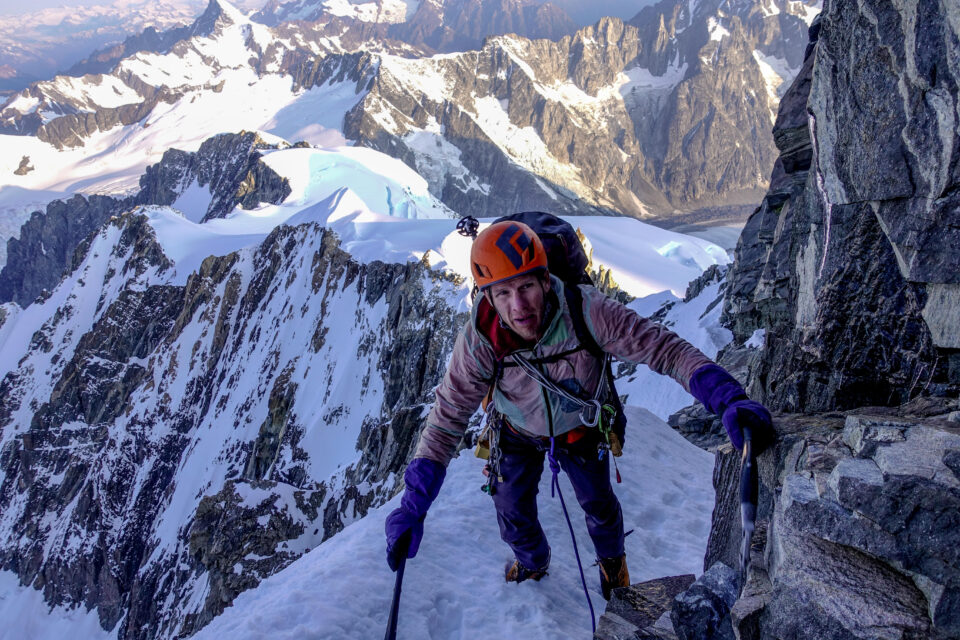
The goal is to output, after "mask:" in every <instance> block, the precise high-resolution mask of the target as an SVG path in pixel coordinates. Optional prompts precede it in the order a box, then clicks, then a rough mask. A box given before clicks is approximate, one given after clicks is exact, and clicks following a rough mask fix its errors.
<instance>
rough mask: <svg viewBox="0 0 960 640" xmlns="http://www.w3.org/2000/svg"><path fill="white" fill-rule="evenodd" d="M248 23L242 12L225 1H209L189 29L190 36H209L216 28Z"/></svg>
mask: <svg viewBox="0 0 960 640" xmlns="http://www.w3.org/2000/svg"><path fill="white" fill-rule="evenodd" d="M245 22H249V20H248V19H247V16H246V15H244V13H243V12H242V11H240V10H239V9H237V8H236V7H234V6H233V5H232V4H230V3H229V2H227V1H226V0H210V2H209V3H208V4H207V8H206V9H204V11H203V13H202V14H200V16H199V17H198V18H197V19H196V20H195V21H194V23H193V25H192V26H191V29H190V35H191V36H209V35H211V34H212V33H214V32H215V31H216V29H217V27H218V26H221V27H223V26H228V25H232V24H243V23H245Z"/></svg>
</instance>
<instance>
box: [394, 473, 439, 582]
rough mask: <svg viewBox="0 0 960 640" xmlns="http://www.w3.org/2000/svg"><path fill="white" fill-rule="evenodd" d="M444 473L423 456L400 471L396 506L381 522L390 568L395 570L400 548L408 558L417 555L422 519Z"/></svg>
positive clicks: (434, 496)
mask: <svg viewBox="0 0 960 640" xmlns="http://www.w3.org/2000/svg"><path fill="white" fill-rule="evenodd" d="M446 475H447V469H446V467H444V466H443V465H442V464H440V463H439V462H435V461H433V460H429V459H427V458H414V459H413V460H412V461H411V462H410V464H409V465H408V466H407V471H406V473H404V475H403V481H404V483H405V484H406V486H407V488H406V490H405V491H404V492H403V498H401V499H400V506H399V507H398V508H397V509H394V510H393V511H392V512H391V513H390V515H388V516H387V521H386V524H385V525H384V529H385V530H386V533H387V564H388V565H390V569H391V570H393V571H396V570H397V568H398V567H399V566H400V560H401V559H403V556H404V552H406V557H408V558H412V557H414V556H415V555H417V550H418V549H419V548H420V540H422V539H423V519H424V518H425V517H426V516H427V509H429V508H430V505H431V504H432V503H433V501H434V500H435V499H436V497H437V494H438V493H440V485H442V484H443V478H444V476H446ZM408 542H409V546H408V545H407V543H408Z"/></svg>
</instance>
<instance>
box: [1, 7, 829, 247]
mask: <svg viewBox="0 0 960 640" xmlns="http://www.w3.org/2000/svg"><path fill="white" fill-rule="evenodd" d="M301 4H302V3H301ZM301 4H296V5H295V6H298V7H301V8H303V7H302V6H301ZM318 4H319V3H318ZM388 4H389V3H388ZM780 4H782V5H783V7H782V8H783V10H782V11H781V10H780V5H778V4H776V3H774V4H769V3H766V4H765V3H759V4H757V5H752V4H749V3H748V4H747V5H744V6H742V7H740V8H739V9H737V11H733V10H731V9H729V8H724V7H726V3H720V2H701V3H671V2H662V3H660V4H658V5H656V6H655V7H651V8H648V9H645V10H644V12H642V13H641V14H639V15H638V16H637V17H635V18H634V19H633V22H634V23H636V24H638V25H640V26H639V27H638V26H635V25H634V24H626V23H624V22H622V21H620V20H618V19H603V20H601V21H599V22H598V23H597V24H595V25H593V26H590V27H586V28H584V29H580V30H578V31H576V33H575V34H574V35H571V36H565V37H563V38H561V39H559V40H557V41H548V40H531V39H529V38H526V37H522V36H517V35H504V36H498V37H491V38H489V39H488V41H487V42H486V43H484V44H483V46H482V47H481V48H480V49H478V50H473V51H463V52H456V53H447V54H431V53H430V51H432V49H430V48H428V47H427V48H426V49H425V47H426V45H425V44H424V43H425V42H426V41H428V40H429V41H433V40H435V39H436V38H434V36H429V37H427V36H424V33H425V32H423V31H422V30H420V29H413V30H412V31H409V32H404V33H406V35H410V36H411V38H409V40H410V41H409V42H405V41H403V40H400V39H395V38H393V37H390V36H384V35H383V33H382V31H383V29H388V30H389V29H391V28H394V27H401V28H403V29H408V30H409V28H410V26H411V24H412V22H411V21H412V20H414V19H415V18H417V16H418V15H419V16H421V17H422V16H425V15H428V14H429V15H433V16H434V18H437V16H438V15H439V14H436V11H435V9H436V7H438V6H442V7H444V11H445V12H446V13H450V14H455V15H457V16H461V18H465V17H467V16H471V15H473V14H470V13H469V11H468V9H469V8H470V7H473V6H475V4H473V3H471V2H467V1H466V0H447V2H445V3H442V4H441V5H438V4H437V3H422V4H418V5H417V10H416V12H413V13H412V14H410V20H408V21H407V22H405V23H390V24H383V23H375V22H364V21H362V20H359V19H358V18H356V17H350V16H337V15H333V14H329V13H328V14H324V15H325V17H324V18H322V19H321V20H319V21H316V22H292V23H290V22H288V23H282V24H280V25H278V26H277V27H268V26H266V25H262V24H260V23H257V22H253V21H252V20H251V19H249V18H247V17H246V16H244V15H243V14H242V13H241V12H239V11H237V10H236V9H234V8H232V7H230V6H229V5H226V4H223V3H218V2H211V3H210V5H209V6H208V7H207V9H206V10H205V11H204V13H203V14H202V15H201V16H200V17H199V18H197V20H196V21H195V22H194V23H193V24H192V25H191V26H189V27H184V28H180V29H175V30H172V31H168V32H164V33H157V34H156V35H155V36H150V38H148V39H150V40H151V41H152V42H153V43H154V44H156V43H158V42H159V43H162V44H163V46H164V47H168V50H166V49H165V50H163V51H151V50H149V48H148V49H146V50H142V51H136V52H134V51H135V49H136V46H133V45H132V44H131V46H130V47H129V48H128V47H124V48H123V52H122V53H123V55H125V56H126V57H122V58H121V59H119V60H118V61H116V62H115V63H114V62H111V63H110V64H112V65H113V66H112V69H111V70H110V71H109V73H102V74H94V75H88V76H84V77H82V78H74V77H72V76H61V77H58V78H56V79H54V80H51V81H46V82H40V83H35V84H33V85H31V86H30V87H29V88H28V89H26V90H24V91H22V92H20V93H18V94H16V95H14V96H11V97H10V98H9V99H8V100H7V101H6V103H5V104H4V105H3V106H2V107H0V131H3V132H4V133H6V134H8V135H13V136H19V137H20V141H18V139H17V138H8V139H7V140H9V143H8V144H5V145H4V149H3V151H2V152H0V167H2V170H3V171H9V174H7V175H8V176H9V177H8V178H7V180H8V182H7V183H6V186H5V187H0V207H2V211H0V213H2V214H3V215H0V218H5V219H6V220H9V221H12V222H10V223H9V224H11V226H13V227H14V228H15V227H16V226H18V225H19V223H21V222H22V221H24V220H25V219H26V217H27V216H28V215H29V213H30V212H32V211H33V210H36V209H38V208H40V207H42V206H43V205H45V198H46V202H49V200H50V199H53V198H55V197H70V196H72V195H74V194H75V193H78V192H79V193H82V194H98V195H109V194H115V193H117V192H129V191H131V190H133V189H135V188H136V181H137V179H138V178H139V175H140V174H141V173H142V172H143V170H144V169H145V167H146V166H147V165H148V164H150V163H151V162H155V161H156V160H158V159H159V155H160V154H161V153H162V151H163V150H164V149H166V148H169V147H172V146H176V147H178V148H180V149H182V150H184V151H194V150H196V148H197V146H198V145H199V144H200V143H201V142H202V141H203V140H204V139H206V138H207V137H208V136H209V134H210V133H211V129H210V127H211V126H213V127H217V126H218V125H217V124H215V123H214V122H211V121H208V120H206V119H205V117H206V114H209V113H211V109H219V110H220V111H221V112H220V114H219V115H218V117H217V118H216V119H215V120H216V122H220V123H222V125H221V126H225V125H228V123H229V126H230V127H232V129H231V130H233V131H237V130H240V129H260V130H266V131H271V132H273V133H277V134H279V135H281V136H284V137H288V138H291V139H292V140H294V141H295V140H296V139H302V140H306V141H307V142H322V143H325V144H329V143H330V142H331V141H339V142H341V143H342V142H345V141H347V140H349V141H350V142H351V143H352V144H360V145H363V146H368V147H372V148H375V149H378V150H381V151H384V152H385V153H388V154H390V155H392V156H394V157H397V158H400V159H401V160H403V161H404V162H406V163H407V164H408V165H409V166H411V167H413V168H414V169H416V170H417V171H418V172H420V173H421V174H423V175H424V176H426V177H427V178H428V181H429V183H430V186H431V190H432V192H433V193H434V195H436V196H437V197H438V198H440V199H441V200H442V201H443V202H445V203H446V204H447V205H448V206H450V207H451V208H452V209H453V210H455V211H457V212H458V213H460V214H461V215H463V214H466V213H474V214H478V215H486V214H487V213H491V212H496V211H502V210H506V209H513V208H526V209H531V208H551V209H554V210H557V211H559V212H569V213H602V214H617V215H623V214H626V215H632V216H636V217H663V218H664V219H670V218H672V217H674V216H676V215H677V212H693V215H694V216H696V215H698V214H697V213H696V212H700V213H701V214H705V217H707V218H711V217H712V218H718V217H721V218H722V217H724V216H726V217H731V216H732V217H734V218H736V217H738V216H742V214H743V212H744V211H745V210H746V208H747V207H748V206H749V205H748V204H747V203H749V202H753V201H755V200H756V199H757V198H758V197H759V195H760V194H761V193H762V190H763V188H764V187H765V185H766V177H765V176H766V174H767V172H768V171H769V166H771V165H772V162H773V158H774V147H773V142H772V138H771V137H770V135H769V125H770V122H771V118H772V114H773V110H774V109H775V108H776V103H777V100H778V97H777V96H778V94H777V92H778V91H779V90H780V89H781V88H782V87H783V86H784V82H785V81H786V80H789V79H790V78H791V77H792V74H793V73H795V72H796V70H797V68H798V67H796V64H797V61H798V60H799V59H800V56H801V55H802V49H803V47H804V46H805V45H804V43H803V38H802V34H803V31H804V29H805V25H806V21H808V20H809V19H811V18H812V14H811V13H810V11H811V10H810V9H809V8H808V7H807V5H804V4H801V3H796V2H782V3H780ZM768 5H769V6H768ZM284 6H285V5H280V6H275V7H274V10H275V11H281V9H283V7H284ZM311 6H314V7H315V6H316V5H311ZM364 6H365V5H364ZM377 6H380V5H377ZM384 6H386V5H384ZM410 6H412V5H410ZM476 6H480V5H476ZM483 6H487V5H486V4H485V5H483ZM495 6H502V8H503V10H502V11H500V12H499V13H497V12H492V13H490V14H489V15H485V17H486V18H489V24H486V23H483V21H481V20H479V18H478V19H477V20H474V21H471V20H464V21H463V22H456V23H455V24H457V25H461V26H463V27H464V28H466V27H470V28H474V26H475V24H474V23H480V24H485V25H486V26H485V29H486V30H489V31H492V32H495V31H496V29H497V24H498V21H500V20H501V18H502V20H506V23H507V24H511V23H510V16H514V17H517V16H520V15H521V14H522V11H521V10H523V9H529V8H531V7H533V5H530V4H528V3H522V2H519V1H518V0H511V1H510V2H503V3H501V5H495ZM430 7H433V8H434V9H430V11H434V13H429V11H428V9H429V8H430ZM764 7H767V8H764ZM791 7H792V8H794V9H796V12H795V13H789V12H788V11H787V10H788V9H790V8H791ZM533 8H535V9H537V10H538V11H541V10H543V7H533ZM288 9H289V7H288ZM454 9H457V11H454ZM774 9H776V10H774ZM424 12H427V13H424ZM518 12H519V13H518ZM446 13H445V14H444V15H446ZM388 14H389V15H391V16H393V15H399V14H397V13H396V12H394V13H389V12H388ZM479 17H484V16H479ZM641 18H642V20H641ZM517 19H519V18H517ZM424 20H426V18H424ZM427 22H429V20H428V21H427ZM644 25H646V26H644ZM650 25H653V26H650ZM724 25H727V26H724ZM728 27H729V28H728ZM378 30H379V31H378ZM149 33H154V32H149ZM404 33H399V32H398V33H397V34H394V35H396V36H397V37H399V36H400V35H404ZM438 33H439V32H438ZM411 34H413V35H411ZM416 34H420V35H416ZM414 36H415V37H414ZM468 36H469V34H468V33H464V34H463V37H468ZM437 37H440V38H441V40H442V39H443V37H441V36H439V35H438V36H437ZM458 37H459V36H458ZM370 38H373V39H370ZM455 40H456V38H454V39H453V40H451V42H453V41H455ZM171 43H172V44H171ZM788 51H789V53H787V52H788ZM108 58H109V56H108ZM791 65H793V66H791ZM234 94H237V95H239V94H242V95H244V96H245V99H244V102H243V103H242V104H244V105H245V106H244V107H243V108H241V109H236V108H234V109H230V111H231V113H226V114H225V113H223V110H224V109H225V108H226V104H227V103H229V104H237V103H236V102H231V101H230V100H229V96H231V95H234ZM197 101H200V102H201V103H206V105H207V106H204V107H202V108H197V107H196V106H195V105H194V103H195V102H197ZM213 103H223V104H222V105H218V106H214V104H213ZM318 112H319V113H321V114H322V115H320V116H319V117H318V116H317V115H315V114H317V113H318ZM161 119H166V120H168V121H173V120H176V121H178V122H179V123H180V124H178V125H177V126H176V127H167V126H162V127H161V128H162V129H163V130H164V131H165V132H166V133H161V135H162V136H164V139H163V140H156V139H155V137H156V136H155V134H154V132H152V131H147V130H146V127H147V126H151V125H153V124H155V123H156V121H159V120H161ZM217 130H218V129H216V128H214V129H213V131H214V132H215V131H217ZM174 131H176V134H174V133H173V132H174ZM38 143H43V144H38ZM51 148H56V149H59V150H60V151H62V152H63V151H66V152H68V153H58V154H53V153H51V152H50V149H51ZM132 149H137V150H139V151H140V153H139V154H134V153H130V151H131V150H132ZM105 156H111V159H110V160H109V162H110V163H111V164H112V165H115V164H116V163H117V160H116V159H115V157H117V158H119V157H123V156H126V157H127V158H128V160H127V164H126V166H125V167H123V168H120V167H116V166H114V170H113V171H112V172H110V173H109V174H106V175H108V176H109V178H108V179H106V180H104V179H97V178H96V177H95V175H92V176H91V179H83V180H70V179H69V176H71V175H76V173H77V172H78V171H79V172H81V173H83V174H86V175H89V174H90V173H91V172H90V171H89V169H87V168H86V167H89V165H90V163H91V162H102V161H103V160H102V159H103V158H104V157H105ZM94 159H97V160H94ZM81 167H84V168H81ZM10 174H15V175H10ZM101 175H104V174H103V173H101ZM4 192H6V193H4Z"/></svg>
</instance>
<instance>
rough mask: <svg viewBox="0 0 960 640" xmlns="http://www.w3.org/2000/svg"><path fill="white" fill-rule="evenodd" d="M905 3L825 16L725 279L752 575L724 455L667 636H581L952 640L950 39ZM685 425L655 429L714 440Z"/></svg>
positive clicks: (926, 10)
mask: <svg viewBox="0 0 960 640" xmlns="http://www.w3.org/2000/svg"><path fill="white" fill-rule="evenodd" d="M916 9H918V8H917V7H914V6H913V5H911V4H908V3H896V2H895V3H858V4H853V3H832V2H831V3H828V5H827V6H826V7H825V10H824V13H823V15H822V18H821V19H820V20H818V21H817V22H815V23H814V24H813V26H812V28H811V31H810V36H811V43H810V45H809V47H808V49H807V52H806V59H805V62H804V68H803V71H802V72H801V74H800V75H799V76H798V78H797V79H796V81H795V82H794V84H793V85H792V87H791V88H790V90H789V91H788V92H787V94H786V95H785V96H784V98H783V100H782V102H781V107H780V113H779V116H778V119H777V124H776V127H775V129H774V137H775V139H776V141H777V145H778V148H779V149H780V151H781V155H780V157H779V159H778V160H777V163H776V166H775V168H774V172H773V177H772V179H771V188H770V192H769V193H768V194H767V196H766V197H765V198H764V200H763V203H762V204H761V206H760V207H759V208H758V209H757V210H756V212H755V213H754V214H753V216H752V217H751V218H750V221H749V222H748V224H747V226H746V228H745V229H744V232H743V235H742V236H741V239H740V243H739V245H738V248H737V254H736V260H735V262H734V264H733V266H732V267H731V269H730V271H729V272H728V275H727V296H726V299H725V304H726V306H725V319H726V321H727V322H728V323H729V324H730V326H731V328H732V330H733V332H734V336H735V338H734V340H735V342H734V343H733V344H732V346H730V347H728V348H727V349H726V350H725V351H724V352H723V353H722V354H721V356H720V361H721V362H722V363H723V364H724V365H725V366H727V367H728V368H730V369H731V371H733V372H734V373H735V375H737V376H738V377H739V378H740V379H741V380H742V381H744V382H745V383H748V386H749V389H750V391H751V394H752V395H753V397H756V398H758V399H761V400H763V401H764V402H766V403H767V404H768V406H770V407H773V408H774V409H776V410H778V412H775V413H774V427H775V430H776V433H777V436H778V437H777V442H776V444H775V445H774V446H773V447H772V448H770V449H769V450H767V451H765V452H764V453H762V454H761V455H760V456H759V458H758V469H759V475H760V497H759V509H758V515H757V529H756V532H755V534H754V536H753V541H752V543H753V544H752V547H751V568H750V572H749V573H748V575H746V576H745V579H744V580H741V579H740V578H739V577H738V575H737V569H738V568H739V564H740V560H739V553H740V552H739V546H740V540H741V524H740V509H739V504H738V503H739V475H740V464H741V459H740V455H738V453H737V452H736V451H734V450H733V449H732V448H731V447H730V446H729V445H723V446H720V447H719V449H717V452H718V455H717V463H716V468H715V472H714V486H715V488H716V490H717V502H716V505H715V508H714V513H713V524H712V527H711V534H710V539H709V542H708V547H707V550H706V554H705V558H704V570H705V573H704V575H703V576H701V578H700V579H698V580H697V582H696V583H694V585H693V586H692V587H691V588H690V589H688V590H686V591H684V592H682V593H680V594H679V595H678V596H677V597H676V598H675V599H674V600H673V601H672V602H671V603H670V607H669V614H670V615H669V624H667V623H666V622H665V619H664V618H661V619H660V620H659V623H658V624H655V625H650V624H649V620H646V619H645V620H644V621H643V624H644V625H647V626H642V625H641V624H639V623H638V624H627V625H625V624H624V622H623V616H622V615H621V614H620V613H618V612H617V611H612V613H614V614H616V615H615V617H612V618H611V620H610V621H608V622H607V623H606V625H605V626H604V625H602V627H603V629H604V634H602V635H598V638H604V639H607V638H628V637H629V638H637V637H643V638H648V637H649V638H682V639H684V640H687V639H692V638H697V639H699V640H702V639H704V638H734V637H735V638H738V639H740V640H754V639H756V640H767V639H772V638H782V639H787V638H791V639H792V638H798V639H799V638H836V639H841V638H842V639H845V640H846V639H856V638H863V639H867V638H869V639H875V638H884V639H888V638H889V639H895V640H908V639H918V640H919V639H920V638H924V639H934V640H941V639H944V640H945V639H947V638H957V637H960V617H958V615H957V612H958V611H960V595H958V594H960V559H958V558H957V557H956V551H955V550H956V549H957V542H958V541H957V540H956V536H957V531H958V529H957V514H958V513H960V472H958V464H957V461H958V460H960V410H958V409H960V402H958V400H957V396H958V378H957V376H956V371H957V368H956V366H955V364H956V363H955V360H956V346H955V345H954V344H953V342H952V340H953V338H955V337H956V336H957V335H960V333H958V332H957V331H956V329H955V328H954V323H955V320H956V308H955V306H953V305H952V304H951V303H950V301H951V300H952V296H953V289H954V287H955V286H956V285H955V284H954V280H955V275H956V270H955V268H954V264H955V262H956V259H957V258H956V255H955V247H957V246H960V245H957V244H956V243H955V242H953V235H954V231H955V229H956V228H957V224H956V220H955V212H956V211H957V207H956V206H955V202H954V201H955V194H956V192H957V184H958V180H957V175H960V174H957V172H956V171H955V170H954V169H955V168H956V167H957V166H960V162H958V156H957V148H956V145H955V144H953V141H955V140H956V139H957V132H958V130H960V127H958V125H957V123H958V122H960V119H958V118H957V117H956V114H957V113H958V106H957V98H956V96H957V92H956V91H955V88H956V86H957V83H958V77H960V76H958V74H957V70H958V69H960V65H958V64H957V63H958V61H960V59H958V57H957V56H958V55H960V47H958V42H960V35H958V32H957V28H956V26H957V22H956V21H955V20H952V17H953V13H951V11H952V9H950V8H948V7H947V6H946V5H945V4H943V3H929V4H927V5H924V7H923V9H922V10H918V11H915V10H916ZM954 13H955V12H954ZM853 42H856V43H857V46H856V47H852V46H851V43H853ZM851 51H856V54H855V55H853V56H851V54H850V52H851ZM920 139H922V140H925V141H926V142H925V143H924V144H923V145H920V144H918V143H917V142H916V141H917V140H920ZM801 411H802V412H803V413H799V412H801ZM698 420H701V418H700V416H699V415H698V413H697V411H695V410H685V411H684V412H682V414H681V415H679V416H677V417H676V419H675V420H674V423H676V425H677V426H678V427H679V428H680V430H681V432H684V435H687V433H686V432H688V431H689V432H699V433H697V434H696V436H695V437H694V438H691V439H693V440H694V441H699V442H701V443H703V442H706V441H710V440H709V437H710V435H711V433H712V432H711V430H715V427H716V425H715V424H713V423H712V421H711V420H709V419H703V420H701V422H700V423H699V424H698V422H697V421H698ZM710 442H711V444H713V441H710Z"/></svg>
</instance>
